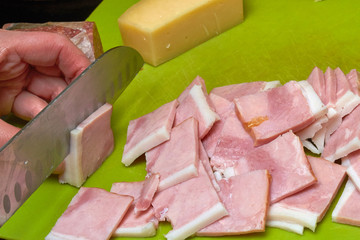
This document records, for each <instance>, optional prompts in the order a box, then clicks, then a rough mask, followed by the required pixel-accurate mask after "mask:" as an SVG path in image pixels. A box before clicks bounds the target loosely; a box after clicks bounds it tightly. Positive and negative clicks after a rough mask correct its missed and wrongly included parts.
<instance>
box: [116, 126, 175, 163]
mask: <svg viewBox="0 0 360 240" xmlns="http://www.w3.org/2000/svg"><path fill="white" fill-rule="evenodd" d="M153 139H158V140H157V142H158V144H157V145H159V144H161V143H162V142H165V141H167V140H169V139H170V133H169V131H168V129H167V127H166V126H163V127H161V128H159V129H158V130H156V131H155V132H153V133H152V134H150V135H149V136H147V137H145V138H144V139H143V140H141V141H140V142H139V144H138V145H137V146H135V147H134V148H132V149H131V150H130V151H129V152H127V153H126V154H125V155H124V156H123V157H122V160H121V162H122V163H123V164H125V166H129V165H130V164H132V163H133V162H134V161H135V160H136V159H137V158H138V157H140V156H141V155H142V154H143V153H144V152H146V151H148V150H150V149H152V148H153V147H155V146H157V145H155V144H154V140H153ZM154 145H155V146H154Z"/></svg>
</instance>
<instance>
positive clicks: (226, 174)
mask: <svg viewBox="0 0 360 240" xmlns="http://www.w3.org/2000/svg"><path fill="white" fill-rule="evenodd" d="M233 176H235V170H234V168H233V167H228V168H226V169H225V171H224V177H225V178H227V179H229V178H231V177H233Z"/></svg>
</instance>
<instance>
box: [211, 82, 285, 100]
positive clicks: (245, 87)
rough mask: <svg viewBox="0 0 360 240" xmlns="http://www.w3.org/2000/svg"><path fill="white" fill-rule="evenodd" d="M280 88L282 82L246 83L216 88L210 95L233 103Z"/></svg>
mask: <svg viewBox="0 0 360 240" xmlns="http://www.w3.org/2000/svg"><path fill="white" fill-rule="evenodd" d="M279 86H281V84H280V81H272V82H262V81H256V82H246V83H239V84H231V85H225V86H221V87H216V88H213V89H212V90H211V92H210V94H215V95H217V96H219V97H222V98H225V99H226V100H228V101H230V102H232V101H233V100H234V99H235V98H238V97H241V96H245V95H249V94H254V93H258V92H261V91H266V90H268V89H271V88H275V87H279Z"/></svg>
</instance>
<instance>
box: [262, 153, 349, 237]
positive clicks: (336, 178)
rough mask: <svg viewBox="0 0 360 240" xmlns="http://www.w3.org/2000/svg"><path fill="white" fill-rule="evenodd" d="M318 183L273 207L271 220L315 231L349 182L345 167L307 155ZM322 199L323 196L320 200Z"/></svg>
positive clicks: (269, 217)
mask: <svg viewBox="0 0 360 240" xmlns="http://www.w3.org/2000/svg"><path fill="white" fill-rule="evenodd" d="M307 157H308V159H309V162H310V164H311V168H312V170H313V171H314V173H315V176H316V179H317V182H316V183H315V184H313V185H312V186H310V187H308V188H306V189H304V190H303V191H301V192H299V193H296V194H294V195H291V196H289V197H287V198H285V199H283V200H281V201H279V202H277V203H275V204H273V205H271V206H270V209H269V213H268V219H270V220H278V221H287V222H292V223H296V224H299V225H302V226H305V227H307V228H309V229H311V230H312V231H315V228H316V225H317V223H318V222H320V221H321V220H322V219H323V217H324V215H325V213H326V212H327V210H328V208H329V206H330V204H331V202H332V201H333V199H334V197H335V196H336V194H337V192H338V190H339V188H340V186H341V184H342V182H343V181H344V179H345V176H346V172H345V167H343V166H341V165H339V164H335V163H332V162H329V161H327V160H325V159H323V158H317V157H312V156H307ZM319 196H321V197H319Z"/></svg>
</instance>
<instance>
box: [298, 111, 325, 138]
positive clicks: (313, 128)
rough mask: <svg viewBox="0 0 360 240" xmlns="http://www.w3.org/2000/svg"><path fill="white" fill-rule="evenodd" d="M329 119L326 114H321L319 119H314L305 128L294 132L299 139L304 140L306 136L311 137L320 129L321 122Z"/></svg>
mask: <svg viewBox="0 0 360 240" xmlns="http://www.w3.org/2000/svg"><path fill="white" fill-rule="evenodd" d="M328 120H329V119H328V118H327V116H326V115H324V116H321V117H320V118H319V119H316V120H315V122H313V123H312V124H311V125H310V126H308V127H306V128H305V129H303V130H301V131H299V132H296V135H297V136H298V137H299V138H300V139H301V140H305V139H308V138H313V137H314V136H315V134H316V133H317V132H318V131H320V130H321V129H322V127H323V124H324V123H326V122H327V121H328Z"/></svg>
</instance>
